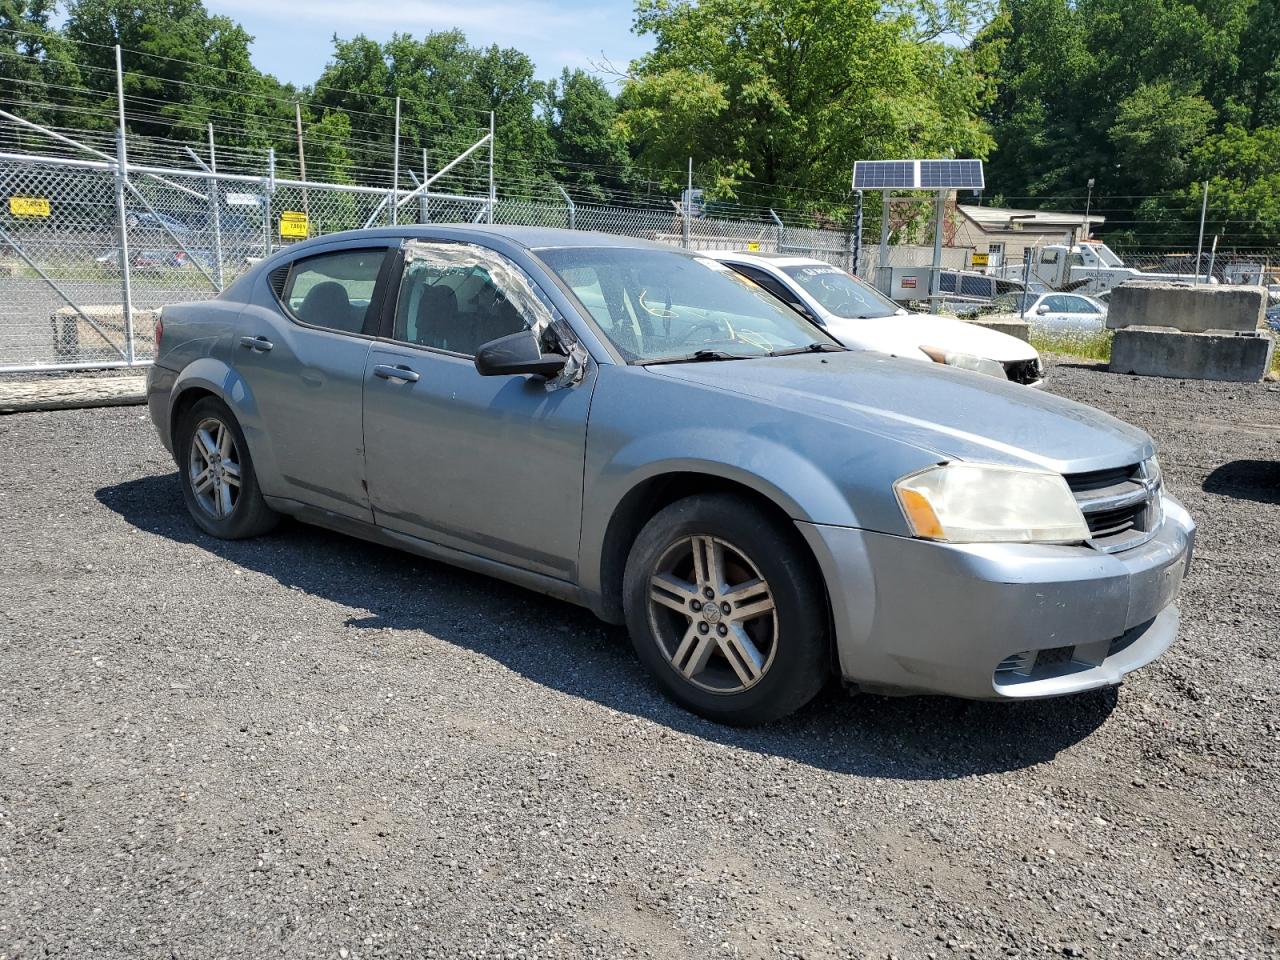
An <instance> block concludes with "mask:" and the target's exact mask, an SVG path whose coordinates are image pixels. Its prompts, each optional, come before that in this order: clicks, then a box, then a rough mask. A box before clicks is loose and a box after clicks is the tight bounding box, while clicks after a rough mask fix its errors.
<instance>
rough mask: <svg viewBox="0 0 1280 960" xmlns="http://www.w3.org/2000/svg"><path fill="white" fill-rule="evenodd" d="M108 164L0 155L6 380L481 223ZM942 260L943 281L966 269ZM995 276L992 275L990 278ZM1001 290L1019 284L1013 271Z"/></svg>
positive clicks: (676, 226)
mask: <svg viewBox="0 0 1280 960" xmlns="http://www.w3.org/2000/svg"><path fill="white" fill-rule="evenodd" d="M128 169H129V174H128V176H120V175H119V174H118V172H117V171H118V165H117V164H116V163H115V162H113V161H111V160H109V159H103V160H81V159H70V158H63V157H53V156H47V155H40V156H36V155H20V154H11V153H6V154H0V203H3V204H4V205H3V206H0V372H17V371H31V370H60V369H61V370H65V369H77V368H100V367H113V366H118V367H126V366H135V365H141V364H145V363H147V362H149V360H150V358H151V356H152V353H153V350H154V342H153V329H154V325H155V321H156V318H157V316H158V311H159V308H160V307H161V306H163V305H164V304H166V303H175V302H181V301H190V300H199V299H204V298H208V297H211V296H214V295H216V294H217V293H218V291H220V290H222V289H223V288H225V287H226V286H227V285H228V284H230V283H231V282H232V281H233V280H234V279H235V278H236V277H237V276H238V275H239V274H240V273H242V272H243V271H244V270H245V269H247V268H248V266H249V265H250V264H252V263H253V262H254V261H255V260H256V259H258V258H260V257H263V256H266V255H267V254H269V253H270V252H271V251H272V250H275V249H278V248H279V247H280V246H281V245H282V244H287V243H292V242H296V241H297V240H300V239H304V238H306V237H308V236H318V235H323V234H328V233H334V232H337V231H340V230H350V229H354V228H359V227H369V226H385V225H389V224H390V223H392V222H393V221H392V207H393V202H394V207H395V212H396V213H395V219H396V221H397V222H399V223H428V222H433V223H459V222H462V223H469V222H483V221H485V220H487V219H488V217H489V213H490V210H489V207H490V201H489V198H488V197H487V196H472V195H456V194H437V193H430V194H428V193H425V192H414V193H408V192H407V191H402V192H401V193H400V194H398V195H397V197H396V198H395V200H394V201H393V198H392V196H391V194H390V192H389V191H388V190H386V189H382V188H376V187H364V186H353V185H343V184H330V183H312V182H302V181H295V180H283V179H280V180H278V179H276V178H275V177H273V176H271V175H269V174H268V175H266V176H261V175H259V176H253V175H248V174H227V173H218V174H213V173H212V172H210V171H209V170H207V169H205V170H183V169H176V168H172V169H171V168H159V167H142V166H138V167H135V166H132V165H130V166H129V168H128ZM560 193H561V195H560V196H559V197H555V198H548V199H546V200H531V199H517V198H499V199H497V201H496V202H495V203H494V204H493V210H492V217H493V221H494V222H495V223H501V224H512V225H531V226H547V227H561V228H570V229H576V230H594V231H601V232H605V233H612V234H620V235H625V236H631V237H637V238H642V239H646V240H654V241H657V242H660V243H668V244H672V245H675V246H683V247H687V248H689V249H693V250H749V251H753V252H761V253H783V254H791V255H796V256H805V257H811V258H815V259H819V260H823V261H826V262H828V263H831V264H834V265H836V266H840V267H843V268H845V269H848V270H853V268H854V266H855V265H854V253H855V251H854V240H853V237H852V235H851V234H850V232H848V231H847V230H845V231H842V230H831V229H816V228H812V227H802V226H796V225H794V224H792V223H788V222H784V220H783V219H782V218H780V217H778V216H777V214H774V213H773V212H772V211H769V216H768V217H767V218H766V219H764V220H759V219H757V220H750V219H738V220H735V219H728V218H725V217H717V216H708V217H690V218H685V217H683V216H682V215H681V211H680V209H679V206H678V205H677V204H674V203H669V204H668V205H667V206H666V207H662V206H634V207H629V206H613V205H605V204H589V203H576V204H575V203H574V202H573V200H571V199H570V198H569V197H568V196H567V195H565V194H564V193H563V192H562V191H561V192H560ZM889 250H890V262H889V264H888V265H890V266H903V267H912V266H927V265H928V264H929V263H931V262H932V249H931V248H930V247H925V246H908V245H895V246H892V247H890V248H889ZM969 253H970V251H969V250H967V249H961V248H944V251H943V267H944V269H946V270H961V269H964V268H966V267H967V266H968V265H969ZM878 260H879V244H878V243H874V242H873V243H869V244H865V245H864V246H863V248H862V251H861V256H860V257H859V262H858V264H857V268H858V269H857V270H856V271H855V272H857V273H858V274H859V275H860V276H864V277H869V278H870V277H875V276H876V275H877V271H878V269H879V267H880V264H879V262H878ZM1275 262H1276V257H1275V256H1274V255H1271V256H1268V255H1267V254H1264V253H1241V252H1239V251H1231V252H1226V251H1219V252H1217V253H1208V254H1205V255H1204V256H1203V257H1202V258H1201V261H1200V263H1201V267H1200V269H1201V271H1202V275H1203V276H1212V277H1213V278H1214V279H1215V280H1217V281H1218V282H1224V283H1257V282H1264V283H1265V282H1269V281H1270V280H1271V279H1272V277H1273V275H1272V272H1271V271H1272V268H1273V266H1274V265H1275ZM1125 263H1126V264H1127V265H1129V266H1133V267H1137V268H1139V269H1142V270H1145V271H1148V272H1150V273H1152V274H1161V275H1169V276H1175V275H1187V274H1194V272H1195V270H1196V261H1195V256H1194V253H1193V254H1191V255H1190V257H1189V259H1188V257H1187V256H1186V255H1180V254H1161V255H1154V254H1146V255H1141V254H1132V253H1129V254H1126V255H1125ZM987 272H991V271H987ZM1001 272H1002V273H1003V274H1004V275H1005V276H1007V277H1011V278H1016V277H1019V276H1020V275H1021V272H1022V271H1021V267H1020V265H1012V264H1006V265H1004V268H1003V270H1002V271H1001Z"/></svg>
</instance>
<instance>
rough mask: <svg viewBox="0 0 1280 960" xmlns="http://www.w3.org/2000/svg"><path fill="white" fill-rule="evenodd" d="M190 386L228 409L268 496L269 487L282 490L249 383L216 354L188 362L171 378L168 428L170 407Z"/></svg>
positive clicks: (170, 414) (174, 404) (270, 489)
mask: <svg viewBox="0 0 1280 960" xmlns="http://www.w3.org/2000/svg"><path fill="white" fill-rule="evenodd" d="M191 390H200V391H204V392H208V393H211V394H213V395H214V396H215V397H217V398H218V399H219V400H221V401H222V402H223V403H225V404H226V405H227V406H228V407H229V408H230V409H231V412H232V414H234V415H235V418H236V420H237V421H238V422H239V424H240V429H241V430H242V431H244V438H245V442H246V443H248V445H249V455H250V456H251V457H252V458H253V469H254V472H255V473H256V474H257V478H258V485H259V487H261V489H262V492H263V493H264V494H266V495H268V496H271V495H272V493H273V491H276V490H283V489H284V484H283V482H282V481H281V480H280V479H279V476H280V474H279V470H278V468H277V465H276V458H275V455H274V451H273V450H272V446H271V437H270V434H269V433H268V432H267V430H266V425H265V424H264V423H263V420H262V414H261V411H260V410H259V408H258V402H257V399H256V398H255V397H254V395H253V391H252V390H251V389H250V388H249V384H248V382H247V381H245V379H244V378H243V377H242V376H240V374H239V373H238V372H237V371H236V370H235V369H234V368H233V367H231V366H229V365H228V364H227V363H226V362H225V361H223V360H220V359H218V358H217V357H201V358H200V359H198V360H195V361H193V362H192V363H189V364H188V365H187V366H186V367H184V368H183V369H182V372H181V373H179V374H178V376H177V379H176V380H175V381H174V384H173V389H172V391H171V393H170V400H169V422H170V424H171V426H170V429H171V430H172V429H176V427H177V424H176V423H175V422H174V411H175V410H176V409H177V407H178V405H179V403H180V402H181V400H182V396H183V394H185V393H187V392H188V391H191Z"/></svg>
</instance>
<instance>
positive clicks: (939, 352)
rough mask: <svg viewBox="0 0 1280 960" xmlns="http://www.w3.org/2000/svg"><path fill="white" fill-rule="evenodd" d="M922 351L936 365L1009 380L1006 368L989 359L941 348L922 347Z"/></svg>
mask: <svg viewBox="0 0 1280 960" xmlns="http://www.w3.org/2000/svg"><path fill="white" fill-rule="evenodd" d="M920 351H921V352H922V353H923V354H924V355H925V356H927V357H928V358H929V359H930V360H932V361H933V362H934V363H945V364H946V365H947V366H948V367H956V368H957V369H959V370H972V371H973V372H974V373H985V374H987V376H990V377H999V378H1000V379H1001V380H1006V379H1008V375H1007V374H1006V373H1005V370H1004V367H1003V366H1001V365H1000V364H999V363H997V362H996V361H995V360H990V359H988V358H987V357H978V356H974V355H973V354H972V353H954V352H952V351H950V350H943V349H942V348H941V347H921V348H920Z"/></svg>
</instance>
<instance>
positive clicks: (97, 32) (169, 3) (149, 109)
mask: <svg viewBox="0 0 1280 960" xmlns="http://www.w3.org/2000/svg"><path fill="white" fill-rule="evenodd" d="M63 32H64V34H65V36H66V38H67V40H68V41H70V43H71V44H72V45H73V46H74V48H75V57H76V60H77V61H78V62H79V63H81V64H84V65H85V68H84V81H85V85H86V87H87V88H88V90H89V91H90V96H91V97H92V98H93V103H94V105H95V106H96V108H97V110H98V116H99V118H100V120H99V122H100V123H104V124H105V125H107V126H114V125H115V121H114V105H115V94H116V89H115V84H116V77H115V52H114V50H113V47H114V46H115V45H116V44H119V45H120V46H121V48H122V50H123V52H122V55H121V58H122V61H123V65H124V71H125V80H124V92H125V97H126V106H127V110H128V113H129V115H130V116H129V129H130V131H131V132H133V133H137V134H141V135H144V136H152V137H166V138H170V139H175V140H194V141H202V140H203V139H204V136H205V125H206V124H207V123H210V122H212V123H213V124H214V125H215V127H217V128H218V136H219V140H220V142H223V143H232V144H237V145H242V146H249V147H262V148H265V147H266V146H268V145H270V144H271V143H273V142H274V141H275V139H277V138H278V137H279V134H280V132H281V131H282V130H286V129H287V125H288V123H289V121H290V120H291V119H292V109H291V107H290V105H289V103H288V99H287V95H288V92H289V91H288V90H287V89H286V88H282V87H281V85H280V84H279V83H278V82H277V81H275V79H274V78H271V77H269V76H266V75H264V74H262V73H261V72H259V71H258V70H256V69H255V68H254V66H253V64H252V62H251V60H250V58H249V44H250V42H251V41H252V37H250V36H249V34H248V33H246V32H245V31H244V29H243V28H242V27H240V26H239V25H238V24H236V23H234V22H233V21H232V20H230V19H229V18H227V17H220V16H210V15H209V13H208V11H207V10H206V9H205V7H204V4H203V3H202V2H201V0H72V2H71V3H70V4H69V5H68V8H67V22H66V25H65V27H64V28H63ZM281 139H283V138H281Z"/></svg>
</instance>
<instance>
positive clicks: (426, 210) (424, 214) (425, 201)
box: [418, 147, 431, 223]
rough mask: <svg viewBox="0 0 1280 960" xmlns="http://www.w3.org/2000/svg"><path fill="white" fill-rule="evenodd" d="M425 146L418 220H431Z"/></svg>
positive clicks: (420, 221) (424, 149) (425, 221)
mask: <svg viewBox="0 0 1280 960" xmlns="http://www.w3.org/2000/svg"><path fill="white" fill-rule="evenodd" d="M428 189H430V188H429V186H428V184H427V148H426V147H423V148H422V196H420V197H419V198H418V222H419V223H430V222H431V197H430V194H428V193H427V191H428Z"/></svg>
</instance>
